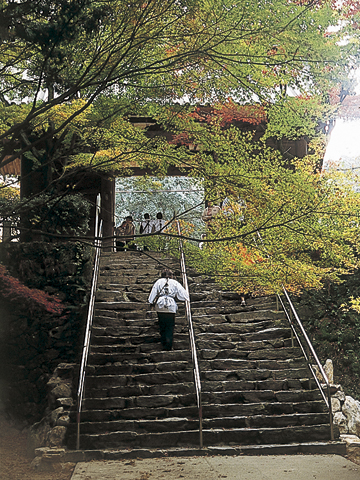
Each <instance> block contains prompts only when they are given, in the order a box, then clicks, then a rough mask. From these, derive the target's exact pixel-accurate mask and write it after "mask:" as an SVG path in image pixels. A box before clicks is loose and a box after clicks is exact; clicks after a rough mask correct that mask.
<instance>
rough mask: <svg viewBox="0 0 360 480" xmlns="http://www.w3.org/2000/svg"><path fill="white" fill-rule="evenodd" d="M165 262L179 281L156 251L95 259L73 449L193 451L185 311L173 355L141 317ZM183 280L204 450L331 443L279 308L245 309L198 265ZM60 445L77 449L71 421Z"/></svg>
mask: <svg viewBox="0 0 360 480" xmlns="http://www.w3.org/2000/svg"><path fill="white" fill-rule="evenodd" d="M159 262H161V263H159ZM164 265H166V266H168V267H170V268H172V269H173V271H174V272H175V273H176V274H177V276H178V279H179V280H180V277H179V264H178V262H177V261H175V260H173V259H161V255H160V254H159V253H153V252H149V256H148V255H146V253H143V252H119V253H112V254H107V253H103V254H102V256H101V264H100V276H99V283H98V291H97V295H96V303H95V317H94V323H93V331H92V341H91V351H90V356H89V365H88V370H87V378H86V391H85V402H84V406H83V410H82V415H81V429H80V431H81V436H80V448H81V449H86V450H98V449H118V450H119V449H163V450H164V449H171V448H185V449H191V448H193V449H194V448H195V449H196V448H198V446H199V431H198V429H199V419H198V410H197V406H196V397H195V392H194V384H193V373H192V363H191V354H190V351H189V341H188V329H187V322H186V319H185V316H184V307H183V305H182V304H180V305H179V307H180V309H179V312H178V315H177V319H176V326H175V333H174V348H173V350H172V351H170V352H167V351H163V350H162V349H161V344H160V338H159V333H158V327H157V321H156V318H155V315H154V318H153V319H148V318H146V316H145V314H146V310H147V309H148V305H147V304H146V300H147V297H148V294H149V291H150V288H151V285H152V284H153V282H154V281H155V280H156V279H157V278H159V273H160V271H161V270H162V268H163V267H164ZM188 276H189V277H188V281H189V289H190V293H191V300H192V305H191V306H192V315H193V322H194V327H195V333H196V343H197V349H198V356H199V364H200V371H201V380H202V403H203V442H204V447H206V448H211V447H218V448H226V447H228V446H242V448H248V451H249V452H250V449H251V448H252V447H256V446H264V445H274V444H276V445H284V444H295V443H299V444H309V442H326V443H328V440H329V439H330V427H329V418H328V413H327V412H326V409H325V405H324V402H323V400H322V399H321V396H320V393H319V392H318V391H317V390H314V389H313V382H312V381H310V380H309V372H308V369H307V367H306V365H305V363H304V360H303V358H302V356H301V352H300V349H299V348H298V347H293V346H292V345H291V338H290V329H289V327H288V325H287V324H286V323H285V320H284V317H283V314H282V313H281V312H276V305H275V303H274V302H273V301H272V300H271V299H270V298H258V299H250V300H248V305H247V306H246V307H241V306H240V301H239V297H238V295H237V294H235V293H232V292H221V291H219V289H218V287H217V286H216V285H215V284H214V283H213V282H212V281H211V280H210V279H207V278H204V277H202V276H201V275H199V274H197V273H196V272H194V271H189V272H188ZM336 434H337V436H338V432H336ZM68 446H69V447H70V448H75V424H74V423H73V424H71V425H70V427H69V429H68ZM246 446H247V447H246ZM324 453H325V452H324ZM332 453H334V451H332Z"/></svg>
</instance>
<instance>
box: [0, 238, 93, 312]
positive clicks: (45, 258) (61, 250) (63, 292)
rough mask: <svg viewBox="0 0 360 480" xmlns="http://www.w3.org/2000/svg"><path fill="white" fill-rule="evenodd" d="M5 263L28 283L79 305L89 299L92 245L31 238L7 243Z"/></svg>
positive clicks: (32, 286) (68, 302)
mask: <svg viewBox="0 0 360 480" xmlns="http://www.w3.org/2000/svg"><path fill="white" fill-rule="evenodd" d="M5 252H6V256H5V257H4V261H5V263H6V264H7V265H8V266H9V269H10V272H11V273H12V274H13V275H15V276H17V277H18V278H19V279H20V280H21V281H22V282H23V283H24V284H25V285H26V286H28V287H30V288H36V289H39V290H43V291H45V292H48V293H51V294H56V295H58V296H59V298H61V300H63V301H64V302H65V303H66V304H68V305H74V306H76V307H77V308H78V309H79V308H80V307H81V306H83V305H84V304H85V303H86V301H87V295H88V291H89V282H90V279H91V273H92V266H93V265H92V249H91V247H88V246H86V245H84V244H82V243H79V242H72V243H69V242H68V243H57V244H56V243H48V242H27V243H17V242H16V243H10V244H8V245H7V246H6V250H5Z"/></svg>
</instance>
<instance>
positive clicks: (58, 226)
mask: <svg viewBox="0 0 360 480" xmlns="http://www.w3.org/2000/svg"><path fill="white" fill-rule="evenodd" d="M90 207H91V205H90V202H89V201H88V200H86V199H85V198H84V197H83V196H82V195H80V194H74V195H54V194H53V195H51V194H42V195H39V196H37V197H34V198H32V199H31V200H26V199H21V200H20V199H19V198H13V197H12V198H6V197H3V198H0V215H1V217H3V218H8V219H11V220H12V225H13V227H14V226H15V225H17V226H18V227H19V226H20V217H21V222H22V226H25V228H24V230H25V229H26V231H27V232H28V233H29V232H33V233H39V232H40V233H41V234H44V239H46V240H48V241H52V240H54V239H56V238H57V237H58V236H61V235H71V236H78V235H81V234H86V233H87V231H88V228H89V215H90ZM46 233H48V234H49V235H45V234H46Z"/></svg>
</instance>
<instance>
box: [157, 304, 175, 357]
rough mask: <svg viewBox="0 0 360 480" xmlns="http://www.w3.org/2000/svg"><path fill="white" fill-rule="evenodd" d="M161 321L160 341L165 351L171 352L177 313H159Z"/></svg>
mask: <svg viewBox="0 0 360 480" xmlns="http://www.w3.org/2000/svg"><path fill="white" fill-rule="evenodd" d="M157 315H158V320H159V330H160V340H161V344H162V346H163V347H164V349H165V350H171V349H172V344H173V335H174V327H175V313H171V312H164V313H160V312H157Z"/></svg>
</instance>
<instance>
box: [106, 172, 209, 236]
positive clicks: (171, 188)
mask: <svg viewBox="0 0 360 480" xmlns="http://www.w3.org/2000/svg"><path fill="white" fill-rule="evenodd" d="M116 191H117V194H116V204H115V208H116V215H117V218H118V220H117V223H121V221H120V219H124V218H125V217H126V216H127V215H131V216H132V217H133V219H134V221H135V224H137V226H139V224H140V222H141V221H142V220H143V218H144V213H149V215H150V218H151V219H155V218H156V214H157V213H158V212H161V213H162V214H163V218H164V219H165V220H166V221H169V220H171V219H173V218H175V217H176V218H181V219H184V220H186V221H188V222H190V223H192V224H194V225H196V227H197V228H198V229H201V228H203V227H202V225H201V223H202V222H201V220H200V219H201V214H202V209H203V205H202V203H203V196H204V193H203V189H202V185H201V181H199V180H197V179H194V178H186V177H165V178H158V177H131V178H118V179H117V180H116ZM137 231H138V228H137Z"/></svg>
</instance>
